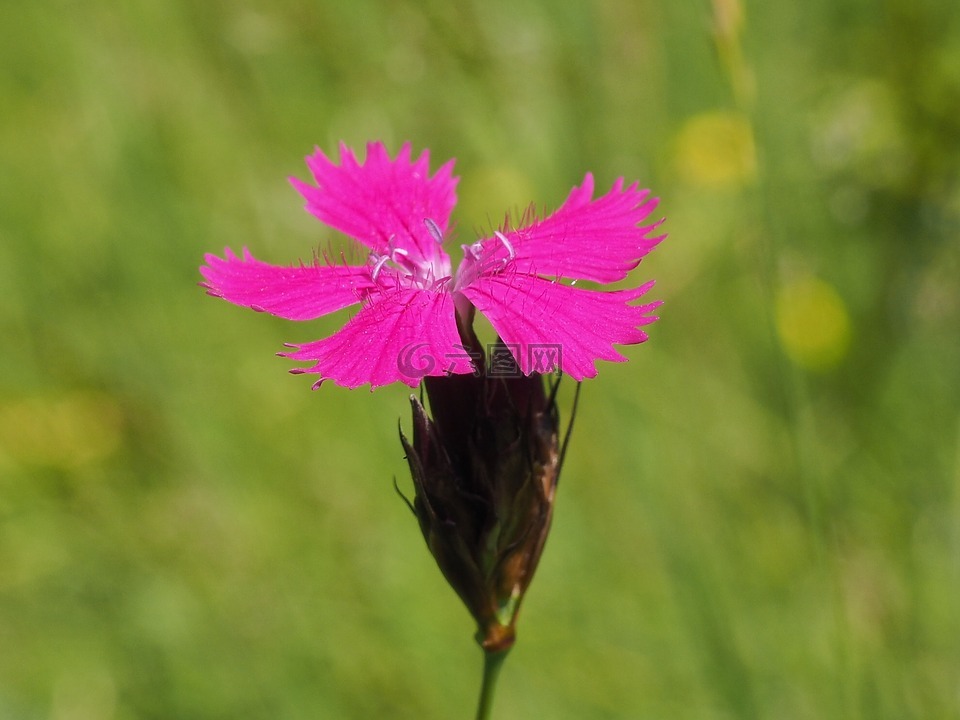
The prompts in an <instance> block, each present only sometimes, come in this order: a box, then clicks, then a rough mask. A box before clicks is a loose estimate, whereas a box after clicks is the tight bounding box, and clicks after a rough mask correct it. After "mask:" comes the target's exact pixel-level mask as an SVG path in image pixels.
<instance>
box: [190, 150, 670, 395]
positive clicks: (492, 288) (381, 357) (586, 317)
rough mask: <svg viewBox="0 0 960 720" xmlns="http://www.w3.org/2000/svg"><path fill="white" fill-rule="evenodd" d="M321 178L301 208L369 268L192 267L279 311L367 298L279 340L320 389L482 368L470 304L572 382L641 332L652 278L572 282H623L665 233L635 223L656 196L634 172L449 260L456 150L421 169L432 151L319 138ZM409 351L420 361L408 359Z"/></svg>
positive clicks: (219, 285)
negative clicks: (467, 333) (334, 152)
mask: <svg viewBox="0 0 960 720" xmlns="http://www.w3.org/2000/svg"><path fill="white" fill-rule="evenodd" d="M306 161H307V166H308V167H309V169H310V172H311V174H312V175H313V179H314V182H315V184H309V183H305V182H302V181H300V180H297V179H295V178H293V179H291V183H292V184H293V186H294V187H295V188H296V189H297V191H299V192H300V194H301V195H302V196H303V197H304V198H305V199H306V209H307V210H308V211H309V212H310V213H312V214H313V215H315V216H316V217H317V218H319V219H320V220H321V221H322V222H324V223H326V224H327V225H329V226H331V227H333V228H335V229H337V230H339V231H341V232H343V233H345V234H346V235H348V236H350V237H351V238H353V239H354V240H356V241H357V242H358V243H360V244H362V245H364V246H365V247H366V248H368V249H369V256H368V257H367V261H366V262H365V263H364V264H363V265H350V264H346V263H345V262H342V263H334V262H330V261H329V260H327V259H321V258H319V257H315V258H314V259H313V261H312V262H310V263H309V264H307V263H303V262H301V263H299V264H297V265H293V266H287V267H284V266H277V265H271V264H268V263H265V262H261V261H260V260H257V259H255V258H254V257H253V255H251V253H250V252H249V251H248V250H247V249H246V248H244V249H243V251H242V254H241V256H239V257H238V256H237V255H236V254H235V253H233V252H232V251H231V250H230V249H229V248H227V249H226V250H225V254H224V257H222V258H221V257H218V256H216V255H212V254H208V255H206V256H205V260H206V265H204V266H203V267H201V268H200V271H201V273H202V274H203V277H204V280H205V282H204V283H203V286H204V287H205V288H206V289H207V292H208V293H209V294H210V295H214V296H216V297H221V298H223V299H225V300H227V301H229V302H231V303H234V304H236V305H241V306H245V307H249V308H252V309H254V310H257V311H261V312H267V313H270V314H272V315H276V316H278V317H282V318H286V319H288V320H313V319H315V318H318V317H321V316H323V315H327V314H329V313H332V312H335V311H337V310H340V309H342V308H346V307H348V306H351V305H355V304H358V303H359V304H360V305H361V308H360V310H359V311H358V312H357V313H356V314H355V315H354V316H353V317H352V318H351V319H350V320H349V321H348V322H347V323H346V324H345V325H344V326H343V328H342V329H340V330H339V331H337V332H335V333H334V334H333V335H331V336H330V337H327V338H324V339H322V340H317V341H314V342H308V343H304V344H302V345H291V346H290V347H291V351H289V352H284V353H280V354H281V355H282V356H284V357H287V358H290V359H291V360H296V361H306V362H311V363H313V364H312V365H310V366H308V367H303V368H297V369H295V370H293V371H291V372H295V373H315V374H317V375H319V380H318V381H317V383H316V384H315V386H314V387H317V386H319V385H320V383H322V382H323V381H325V380H328V379H329V380H333V381H334V382H335V383H337V384H338V385H342V386H344V387H348V388H355V387H359V386H360V385H364V384H367V383H369V384H370V386H371V388H375V387H378V386H381V385H386V384H389V383H392V382H397V381H399V382H403V383H406V384H407V385H410V386H411V387H413V386H415V385H417V383H418V382H419V381H420V380H421V378H422V377H423V376H443V375H448V374H455V375H459V374H467V373H474V372H476V368H475V366H474V362H473V360H472V358H471V357H470V355H469V354H468V353H466V352H465V348H464V346H463V342H462V339H461V337H462V335H461V331H460V329H459V328H458V319H459V322H460V323H461V327H469V326H470V325H471V323H472V319H473V313H474V311H475V310H479V311H480V312H481V313H482V314H483V315H484V316H486V318H487V319H488V320H489V321H490V324H491V325H492V326H493V328H494V330H496V332H497V334H498V335H499V337H500V339H501V340H502V342H503V344H504V346H505V347H507V348H509V350H510V352H511V353H512V355H513V357H514V359H515V361H516V363H517V366H518V367H519V369H520V371H521V372H522V373H524V374H525V375H529V374H531V373H533V372H540V373H542V372H550V371H553V370H561V371H562V372H563V373H565V374H567V375H569V376H571V377H572V378H573V379H574V380H578V381H579V380H582V379H584V378H587V377H593V376H594V375H596V372H597V371H596V367H595V362H596V361H597V360H612V361H620V360H623V359H624V357H623V356H622V355H621V354H620V353H619V352H618V351H617V350H616V349H614V347H613V346H614V345H631V344H635V343H640V342H643V341H644V340H646V339H647V334H646V333H645V332H644V331H643V330H642V329H641V328H642V327H643V326H645V325H648V324H649V323H652V322H654V321H655V320H656V319H657V318H656V317H655V316H654V315H652V314H651V313H652V312H653V311H654V309H655V308H657V307H658V306H659V305H660V303H659V302H652V303H646V304H633V303H634V301H636V300H637V299H638V298H640V297H641V296H642V295H644V293H646V292H647V291H648V290H649V289H650V288H651V287H652V286H653V283H652V282H648V283H646V284H644V285H642V286H640V287H637V288H631V289H619V290H596V289H587V288H582V287H575V284H576V282H577V281H580V280H583V281H592V282H594V283H599V284H607V283H613V282H617V281H619V280H623V279H624V278H625V277H626V276H627V273H628V272H629V271H630V270H632V269H633V268H635V267H636V266H637V264H638V263H639V262H640V260H641V259H642V258H643V256H644V255H646V254H647V253H648V252H649V251H650V250H651V249H652V248H653V247H654V246H655V245H656V244H657V243H658V242H660V240H662V239H663V236H662V235H661V236H651V233H652V232H653V231H654V230H656V228H657V227H658V226H659V224H660V223H659V222H653V223H649V224H646V225H643V224H642V223H643V222H644V221H645V220H646V218H647V217H648V216H649V215H650V213H651V212H652V211H653V209H654V208H655V207H656V205H657V200H656V198H651V197H650V193H649V191H648V190H640V189H638V185H637V184H636V183H634V184H632V185H630V186H629V187H626V188H624V184H623V180H622V179H620V180H617V181H616V182H615V183H614V184H613V187H612V188H611V190H610V191H609V192H608V193H607V194H605V195H603V196H601V197H598V198H596V199H594V198H593V190H594V188H593V176H592V175H590V174H589V173H588V174H587V175H586V177H585V178H584V180H583V183H582V184H581V185H580V186H579V187H574V188H573V189H572V190H571V192H570V194H569V195H568V196H567V199H566V201H565V202H564V203H563V205H562V206H561V207H560V208H559V209H558V210H557V211H556V212H554V213H553V214H551V215H549V216H547V217H545V218H543V219H536V218H535V217H532V216H529V215H528V216H525V217H524V221H522V222H521V223H520V224H519V226H518V227H515V228H514V227H511V225H510V224H509V223H507V224H505V225H504V226H502V227H501V228H500V229H499V230H496V231H494V232H493V233H492V235H491V236H490V237H486V238H483V239H480V240H478V241H476V242H474V243H472V244H470V245H463V246H462V247H463V260H462V261H461V262H460V264H459V266H458V267H457V269H456V271H453V270H452V267H451V263H450V257H449V255H447V253H446V251H445V250H444V248H443V245H444V240H445V237H446V235H447V232H448V229H449V222H450V214H451V212H452V210H453V207H454V205H455V204H456V185H457V181H458V178H456V177H454V176H453V174H452V170H453V161H452V160H451V161H450V162H448V163H446V164H445V165H443V166H442V167H441V168H440V169H439V170H437V171H436V173H434V174H433V176H431V175H430V167H429V153H428V152H426V151H424V152H423V153H422V154H421V155H420V157H419V158H417V159H416V160H411V153H410V145H409V144H405V145H404V146H403V147H402V148H401V150H400V152H399V153H398V155H397V157H396V159H394V160H391V159H390V156H389V155H388V153H387V151H386V149H385V148H384V146H383V145H382V144H381V143H371V144H369V145H368V146H367V156H366V159H365V160H364V162H363V163H358V162H357V159H356V157H355V156H354V154H353V152H352V151H351V150H350V149H349V148H348V147H346V146H345V145H341V146H340V162H339V164H337V163H335V162H333V161H332V160H331V159H329V158H328V157H327V156H326V155H324V153H323V152H322V151H320V150H319V149H318V150H317V151H316V152H315V153H314V154H313V155H310V156H308V157H307V159H306ZM543 347H551V348H559V350H560V352H558V353H556V355H551V357H555V358H556V361H555V362H556V364H557V365H559V367H554V366H547V367H544V366H542V365H541V364H540V362H539V358H540V355H538V354H537V350H538V348H543ZM410 348H417V349H418V352H419V356H420V357H421V358H423V359H424V360H425V361H424V362H423V363H421V364H419V365H417V366H416V367H415V368H412V367H411V366H410V364H409V362H404V361H402V358H404V357H408V356H409V352H410Z"/></svg>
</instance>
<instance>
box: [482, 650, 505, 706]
mask: <svg viewBox="0 0 960 720" xmlns="http://www.w3.org/2000/svg"><path fill="white" fill-rule="evenodd" d="M507 650H509V648H507ZM507 650H500V651H497V652H488V651H486V650H484V651H483V685H481V686H480V704H479V705H477V720H490V712H491V710H492V708H493V695H494V692H496V689H497V677H499V675H500V668H501V667H502V666H503V659H504V658H505V657H507Z"/></svg>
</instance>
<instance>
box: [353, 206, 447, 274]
mask: <svg viewBox="0 0 960 720" xmlns="http://www.w3.org/2000/svg"><path fill="white" fill-rule="evenodd" d="M423 224H424V227H425V228H426V230H427V232H428V233H429V235H430V237H431V239H432V240H433V241H434V242H435V243H436V245H435V247H434V248H432V249H433V250H434V252H433V253H431V254H430V256H429V257H427V256H423V255H420V253H418V252H416V250H414V251H413V252H411V251H410V250H408V249H407V248H403V247H397V246H396V238H395V237H394V236H391V237H390V240H389V241H388V242H387V252H386V253H377V252H372V253H370V257H369V258H368V262H369V263H370V264H371V265H372V266H373V269H372V270H371V271H370V277H371V279H372V280H373V281H374V282H375V283H378V284H380V285H395V286H396V287H397V288H417V289H420V290H437V289H438V288H439V287H441V286H442V285H443V284H444V283H446V282H448V281H449V280H450V277H451V276H450V260H449V258H447V256H446V254H445V253H444V252H443V250H442V249H441V246H442V245H443V233H442V232H441V230H440V227H439V226H438V225H437V223H435V222H434V221H433V220H432V219H431V218H424V220H423Z"/></svg>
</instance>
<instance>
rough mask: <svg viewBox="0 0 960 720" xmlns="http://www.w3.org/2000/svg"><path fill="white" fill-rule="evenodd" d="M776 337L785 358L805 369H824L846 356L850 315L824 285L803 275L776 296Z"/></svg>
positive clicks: (844, 306)
mask: <svg viewBox="0 0 960 720" xmlns="http://www.w3.org/2000/svg"><path fill="white" fill-rule="evenodd" d="M776 313H777V314H776V323H777V334H778V336H779V338H780V344H781V345H782V346H783V350H784V352H786V354H787V356H788V357H789V358H790V359H791V360H793V361H794V362H795V363H797V364H798V365H800V366H801V367H804V368H807V369H808V370H827V369H830V368H832V367H834V366H836V365H837V364H838V363H839V362H840V361H841V360H843V358H844V357H845V356H846V353H847V349H848V347H849V345H850V316H849V314H848V313H847V307H846V305H845V303H844V302H843V298H841V297H840V295H839V293H837V291H836V290H835V289H834V288H833V286H832V285H830V284H829V283H827V282H824V281H823V280H820V279H819V278H816V277H812V276H805V277H802V278H798V279H796V280H793V281H791V282H788V283H787V284H785V285H784V286H783V287H781V288H780V291H779V292H778V293H777V305H776Z"/></svg>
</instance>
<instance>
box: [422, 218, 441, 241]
mask: <svg viewBox="0 0 960 720" xmlns="http://www.w3.org/2000/svg"><path fill="white" fill-rule="evenodd" d="M423 224H424V225H426V226H427V232H428V233H430V236H431V237H432V238H433V239H434V240H435V241H436V243H437V245H443V233H442V232H440V226H439V225H437V224H436V223H435V222H434V221H433V220H431V219H430V218H424V219H423Z"/></svg>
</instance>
